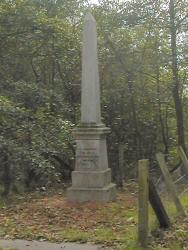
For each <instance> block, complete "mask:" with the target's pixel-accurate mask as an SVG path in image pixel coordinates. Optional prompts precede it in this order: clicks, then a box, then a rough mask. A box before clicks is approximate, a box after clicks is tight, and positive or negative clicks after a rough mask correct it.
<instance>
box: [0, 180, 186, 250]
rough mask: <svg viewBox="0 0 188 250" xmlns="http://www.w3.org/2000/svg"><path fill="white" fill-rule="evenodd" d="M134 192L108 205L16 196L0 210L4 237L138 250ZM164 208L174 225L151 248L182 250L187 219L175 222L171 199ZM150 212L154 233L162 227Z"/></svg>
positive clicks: (55, 196)
mask: <svg viewBox="0 0 188 250" xmlns="http://www.w3.org/2000/svg"><path fill="white" fill-rule="evenodd" d="M133 192H134V194H133ZM136 193H137V187H136V186H135V184H133V185H132V186H129V187H127V188H125V190H124V191H123V192H119V193H118V198H117V201H116V202H112V203H107V204H99V203H94V202H93V203H92V202H89V203H81V204H79V203H71V202H68V201H67V200H66V199H65V198H64V193H63V192H62V191H59V192H58V191H57V190H56V194H54V193H51V194H50V195H47V194H46V195H44V194H43V195H40V194H38V193H37V194H32V195H29V196H27V197H20V198H19V197H17V201H13V203H12V205H10V204H9V205H6V204H5V203H3V206H1V208H0V237H5V236H6V237H7V235H9V237H10V238H21V239H28V240H33V239H35V240H39V239H45V240H48V241H51V242H61V241H70V242H82V243H83V242H93V243H102V244H105V245H108V246H111V247H112V248H113V249H117V250H140V249H141V248H139V247H138V245H137V195H136ZM181 201H182V204H183V205H184V206H185V208H188V194H184V195H182V196H181ZM165 207H166V209H167V210H168V213H169V214H170V218H171V219H172V218H173V226H172V228H171V229H170V230H168V231H166V232H161V235H160V237H161V238H158V239H157V240H155V239H154V241H153V242H152V244H151V245H150V248H149V249H155V250H157V249H162V248H161V247H162V246H165V247H166V248H165V249H170V250H172V249H174V250H178V249H183V248H182V244H185V243H186V241H187V240H188V219H187V218H184V219H182V218H178V217H176V210H175V207H174V206H173V205H172V203H171V202H169V200H167V201H166V202H165ZM149 211H150V214H149V217H150V230H151V231H152V230H155V229H156V228H158V222H157V220H156V217H155V215H154V213H153V211H152V209H151V208H150V210H149ZM177 239H178V241H177ZM0 250H1V249H0Z"/></svg>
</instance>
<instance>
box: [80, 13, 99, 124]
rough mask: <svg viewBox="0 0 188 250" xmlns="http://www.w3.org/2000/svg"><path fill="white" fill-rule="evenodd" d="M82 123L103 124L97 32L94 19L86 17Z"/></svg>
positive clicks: (83, 54)
mask: <svg viewBox="0 0 188 250" xmlns="http://www.w3.org/2000/svg"><path fill="white" fill-rule="evenodd" d="M81 88H82V96H81V123H82V124H85V125H98V124H100V123H101V109H100V87H99V72H98V55H97V31H96V22H95V19H94V17H93V16H92V15H91V14H90V13H88V14H87V15H86V17H85V23H84V31H83V48H82V87H81Z"/></svg>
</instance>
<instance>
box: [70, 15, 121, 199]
mask: <svg viewBox="0 0 188 250" xmlns="http://www.w3.org/2000/svg"><path fill="white" fill-rule="evenodd" d="M109 132H110V129H109V128H107V127H105V125H104V124H103V123H102V122H101V109H100V85H99V73H98V56H97V32H96V22H95V19H94V18H93V16H92V15H91V14H90V13H88V14H87V15H86V17H85V22H84V31H83V48H82V84H81V124H80V126H78V127H77V128H76V129H75V130H74V131H73V134H74V138H75V140H76V166H75V171H73V172H72V186H71V187H70V188H69V189H68V191H67V197H68V199H69V200H71V201H79V202H84V201H99V202H108V201H113V200H115V197H116V188H115V184H112V183H111V169H110V168H108V158H107V147H106V136H107V134H108V133H109Z"/></svg>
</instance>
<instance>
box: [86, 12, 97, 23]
mask: <svg viewBox="0 0 188 250" xmlns="http://www.w3.org/2000/svg"><path fill="white" fill-rule="evenodd" d="M88 21H92V22H95V18H94V17H93V16H92V14H91V13H90V12H88V13H87V14H86V16H85V22H88Z"/></svg>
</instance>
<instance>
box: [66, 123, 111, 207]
mask: <svg viewBox="0 0 188 250" xmlns="http://www.w3.org/2000/svg"><path fill="white" fill-rule="evenodd" d="M108 133H109V129H108V128H106V127H104V126H98V127H97V126H96V127H88V126H86V127H80V128H77V129H75V130H74V137H75V139H76V144H77V148H76V167H75V171H73V172H72V187H70V188H69V189H68V191H67V196H68V199H69V200H72V201H80V202H84V201H99V202H108V201H113V200H115V198H116V188H115V184H112V183H111V169H109V168H108V158H107V149H106V135H107V134H108Z"/></svg>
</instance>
